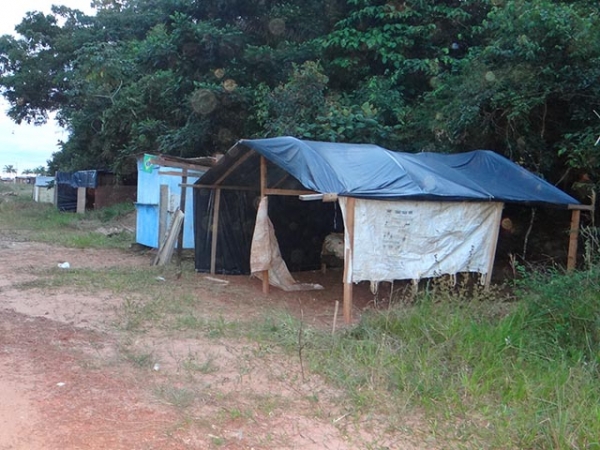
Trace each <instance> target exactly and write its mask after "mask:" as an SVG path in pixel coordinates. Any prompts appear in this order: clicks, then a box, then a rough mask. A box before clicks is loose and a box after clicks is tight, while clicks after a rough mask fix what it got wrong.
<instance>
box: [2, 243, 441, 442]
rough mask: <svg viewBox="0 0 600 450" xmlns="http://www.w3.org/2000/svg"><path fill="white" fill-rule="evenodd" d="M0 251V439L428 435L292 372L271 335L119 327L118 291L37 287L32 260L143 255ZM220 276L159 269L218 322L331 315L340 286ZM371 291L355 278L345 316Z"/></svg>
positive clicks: (7, 247) (120, 259) (100, 261)
mask: <svg viewBox="0 0 600 450" xmlns="http://www.w3.org/2000/svg"><path fill="white" fill-rule="evenodd" d="M0 257H1V260H2V264H0V392H1V393H2V395H1V401H0V450H17V449H18V450H21V449H44V450H53V449H57V450H58V449H61V450H64V449H67V450H68V449H115V450H119V449H128V450H130V449H205V448H206V449H212V448H215V449H217V448H227V449H251V448H254V449H296V448H298V449H300V448H302V449H357V448H403V449H411V448H432V446H431V445H419V442H418V440H416V439H414V438H415V435H414V434H413V433H411V432H409V431H407V432H406V433H404V434H399V433H398V432H394V433H390V432H388V431H386V430H384V429H383V427H382V425H381V423H380V422H379V421H378V420H377V418H375V417H370V418H365V417H358V416H357V415H356V414H355V412H354V410H353V408H352V407H351V406H350V405H349V403H348V402H347V400H346V399H345V397H344V394H343V393H342V392H340V391H338V390H336V389H334V388H332V387H331V386H329V385H328V384H327V383H326V382H324V381H323V380H322V379H321V378H320V377H318V376H316V375H314V374H310V373H309V372H307V373H306V374H305V377H302V376H301V373H300V369H299V364H298V360H297V359H294V358H293V357H291V356H290V355H286V354H284V353H282V351H281V350H280V349H278V348H273V347H271V346H268V345H264V344H261V343H258V342H251V341H248V340H246V339H243V338H240V339H234V338H230V337H229V338H227V337H225V336H216V337H211V336H207V335H206V334H203V333H190V332H182V333H175V332H173V331H172V330H171V331H169V330H161V329H151V330H145V331H144V332H129V331H126V330H124V329H123V328H120V327H118V326H116V323H117V322H118V317H117V315H118V311H119V308H120V307H122V305H123V303H124V302H125V301H126V299H125V298H124V297H123V296H122V295H120V294H118V293H115V292H112V291H110V290H102V289H98V290H95V291H94V290H89V289H87V290H86V289H78V287H77V286H58V287H53V288H51V289H49V288H48V287H47V286H44V285H41V287H36V280H37V279H38V278H39V277H40V275H39V273H40V268H42V269H43V268H48V269H50V268H52V269H54V268H55V267H57V266H58V264H60V263H63V262H65V261H67V262H69V264H70V266H71V267H72V268H91V269H94V268H111V267H137V266H139V267H143V266H147V265H149V263H150V261H151V259H152V255H148V254H135V253H133V252H123V251H117V250H90V249H86V250H79V249H69V248H62V247H56V246H52V245H47V244H41V243H35V242H27V241H23V240H21V241H18V240H11V239H10V238H7V236H4V237H3V239H0ZM218 278H220V279H222V280H224V281H226V282H227V283H220V282H216V281H214V280H211V279H210V278H207V277H206V276H205V275H203V274H183V276H175V275H169V276H166V277H165V278H164V280H162V281H157V282H162V283H171V285H172V286H173V288H175V287H177V288H178V289H179V288H184V289H187V290H189V292H190V293H192V294H193V295H194V297H195V298H197V299H198V301H199V302H202V310H203V313H204V314H205V315H206V316H207V317H222V318H223V320H224V321H230V320H248V319H249V318H252V317H258V315H259V313H260V312H261V311H262V312H264V311H265V310H268V309H270V308H278V309H282V310H286V311H289V312H291V313H292V314H297V315H302V317H304V319H305V321H306V323H307V325H316V326H321V327H327V328H329V327H331V325H332V321H333V311H334V307H335V299H339V300H341V298H342V296H341V292H342V285H341V281H340V280H341V276H340V273H339V272H336V271H330V272H328V274H327V275H325V276H323V275H322V274H320V272H310V273H305V274H301V275H299V278H301V279H300V280H299V281H303V282H317V283H321V284H324V285H325V286H326V289H325V290H323V291H312V292H294V293H286V292H281V291H279V290H277V289H275V288H273V289H272V291H271V294H270V295H268V296H264V295H263V294H262V293H261V292H260V282H259V281H258V280H253V279H250V278H248V277H230V276H219V277H218ZM23 283H29V286H28V287H27V288H24V287H23ZM140 295H143V294H140ZM372 301H373V296H372V295H371V294H370V293H369V291H368V287H367V286H359V287H358V288H357V292H356V304H355V307H356V313H357V315H359V314H360V311H361V309H363V308H365V307H369V303H370V302H372ZM340 309H341V308H340ZM340 314H341V311H340ZM406 422H407V429H408V428H409V427H408V425H412V426H411V427H410V428H415V429H416V428H418V423H415V421H414V420H409V419H407V421H406Z"/></svg>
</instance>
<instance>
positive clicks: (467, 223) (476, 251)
mask: <svg viewBox="0 0 600 450" xmlns="http://www.w3.org/2000/svg"><path fill="white" fill-rule="evenodd" d="M339 202H340V206H341V209H342V213H343V215H344V222H345V223H346V224H347V223H348V220H347V217H346V215H347V209H346V202H347V199H346V198H344V197H340V199H339ZM355 202H356V203H355V217H354V248H353V249H350V242H349V233H348V230H346V233H345V247H346V249H350V250H351V251H350V253H348V252H347V253H346V254H350V266H349V269H350V270H349V272H348V274H347V279H346V280H345V281H347V282H359V281H364V280H369V281H385V280H388V281H390V280H406V279H409V280H419V279H421V278H429V277H437V276H440V275H443V274H452V275H454V274H457V273H460V272H476V273H480V274H483V275H486V274H487V273H488V272H489V271H491V266H492V264H491V263H492V262H493V258H494V253H495V250H496V240H497V230H498V227H499V226H500V218H501V215H502V208H503V203H495V202H494V203H490V202H485V203H481V202H430V201H379V200H363V199H355Z"/></svg>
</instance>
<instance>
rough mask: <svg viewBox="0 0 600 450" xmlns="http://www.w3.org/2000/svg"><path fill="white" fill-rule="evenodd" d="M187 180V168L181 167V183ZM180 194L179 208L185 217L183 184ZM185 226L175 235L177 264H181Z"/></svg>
mask: <svg viewBox="0 0 600 450" xmlns="http://www.w3.org/2000/svg"><path fill="white" fill-rule="evenodd" d="M187 180H188V171H187V169H183V171H182V176H181V183H182V185H186V184H187ZM180 189H181V191H180V192H181V194H180V197H179V210H180V211H181V212H182V213H183V214H184V217H185V212H186V211H185V201H186V193H187V188H186V187H184V186H181V188H180ZM184 228H185V226H183V225H182V227H181V228H180V229H179V236H177V264H178V265H179V266H181V258H182V256H183V230H184Z"/></svg>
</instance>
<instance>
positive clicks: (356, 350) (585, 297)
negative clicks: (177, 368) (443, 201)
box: [257, 273, 600, 449]
mask: <svg viewBox="0 0 600 450" xmlns="http://www.w3.org/2000/svg"><path fill="white" fill-rule="evenodd" d="M551 280H552V281H549V280H546V282H544V283H542V282H541V281H540V280H536V279H534V278H531V281H532V283H531V284H530V285H529V286H528V289H527V290H523V291H522V292H521V295H522V298H523V300H522V301H520V302H518V303H517V302H513V303H506V302H505V301H504V300H503V299H501V298H497V297H494V296H492V297H490V296H489V295H488V296H487V297H488V298H485V299H482V297H481V296H480V297H478V298H477V299H476V300H473V297H469V298H467V297H465V296H464V295H462V294H457V291H456V290H447V291H444V290H442V289H436V290H429V291H427V292H425V293H423V294H421V295H420V296H419V298H418V299H417V301H416V303H415V304H414V305H411V306H406V305H398V306H396V307H393V308H391V309H389V310H387V311H380V312H371V313H369V314H366V315H365V316H364V317H363V319H362V320H361V322H360V324H358V325H357V326H356V327H353V328H351V329H347V330H345V331H344V332H342V333H340V334H338V335H337V336H333V337H332V336H331V335H330V334H329V333H327V332H320V331H317V330H310V329H306V327H305V326H302V325H301V324H300V322H299V321H298V320H296V319H294V318H292V317H289V316H286V317H275V318H274V317H271V318H269V319H267V320H265V322H264V323H263V324H262V326H261V327H260V329H259V335H260V336H257V338H260V339H270V340H271V341H274V342H276V343H278V344H279V345H282V346H284V347H286V348H288V349H289V350H290V352H291V353H290V354H294V355H295V356H296V357H297V356H298V344H299V342H300V339H299V333H303V336H302V339H301V342H302V345H303V349H302V355H303V357H304V358H305V360H306V362H305V364H309V365H310V368H311V369H312V370H313V371H316V372H318V373H321V374H323V375H325V376H327V377H328V378H329V379H330V380H332V381H333V382H335V383H336V385H338V386H340V387H342V388H344V389H345V390H346V391H347V392H348V393H349V395H350V396H351V398H352V401H353V404H354V406H355V407H356V408H357V409H359V410H360V411H362V412H369V413H375V414H382V415H384V416H387V417H388V418H389V419H388V420H389V428H390V429H393V428H394V426H395V425H394V423H402V417H405V416H406V415H407V414H409V415H413V414H414V412H415V411H423V412H424V414H425V416H426V417H429V418H431V420H430V423H431V424H433V425H432V428H431V430H430V431H431V432H432V433H433V432H435V433H436V434H437V435H440V436H444V439H446V440H447V442H453V443H454V444H456V445H457V446H464V447H466V448H472V447H473V446H474V447H481V446H483V447H485V448H539V449H543V448H600V442H599V440H598V439H599V438H598V437H599V436H600V382H599V380H598V359H597V358H598V355H599V353H598V352H599V347H598V343H597V341H596V333H597V332H598V324H599V322H598V321H597V319H598V317H597V316H598V315H599V314H600V300H599V299H600V295H599V293H598V292H599V291H598V289H597V288H598V286H597V284H596V281H595V278H594V276H591V274H590V273H588V274H572V275H571V274H570V275H560V276H559V275H558V274H553V275H552V276H551ZM575 285H577V286H578V289H577V290H576V291H572V289H574V287H575ZM569 292H576V293H577V295H576V296H572V295H568V293H569ZM476 297H477V296H476ZM594 325H595V327H594Z"/></svg>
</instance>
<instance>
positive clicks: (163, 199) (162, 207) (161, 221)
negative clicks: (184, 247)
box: [156, 184, 169, 249]
mask: <svg viewBox="0 0 600 450" xmlns="http://www.w3.org/2000/svg"><path fill="white" fill-rule="evenodd" d="M168 212H169V186H168V185H167V184H161V185H160V197H159V200H158V244H157V245H156V247H157V248H159V249H160V247H161V246H162V243H163V241H164V239H165V235H166V234H167V216H168Z"/></svg>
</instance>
